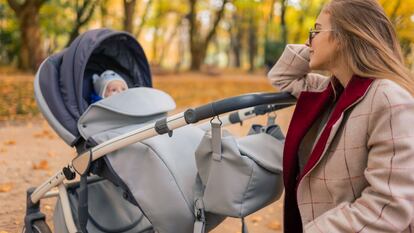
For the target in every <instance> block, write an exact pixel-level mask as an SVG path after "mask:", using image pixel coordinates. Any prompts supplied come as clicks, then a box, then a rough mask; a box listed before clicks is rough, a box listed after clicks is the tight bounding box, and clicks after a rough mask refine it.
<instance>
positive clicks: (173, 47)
mask: <svg viewBox="0 0 414 233" xmlns="http://www.w3.org/2000/svg"><path fill="white" fill-rule="evenodd" d="M326 2H327V0H174V1H171V0H0V232H1V233H5V232H19V230H20V229H21V227H22V224H23V223H22V222H23V217H24V211H25V209H24V208H25V190H26V189H27V188H28V187H30V186H35V185H39V184H40V183H41V182H43V181H44V180H45V179H46V178H48V177H49V176H50V175H51V174H52V173H54V172H55V171H56V170H57V169H60V167H61V166H62V165H64V164H65V163H66V162H68V161H69V160H70V159H71V158H72V157H73V156H74V155H75V153H74V151H73V150H72V149H71V148H68V146H66V145H65V144H64V143H63V141H62V140H60V139H59V138H58V137H57V135H56V134H55V133H54V132H53V131H52V130H51V129H50V128H49V126H48V125H47V123H46V122H45V120H44V119H43V118H42V116H41V114H40V112H39V110H38V108H37V106H36V103H35V100H34V96H33V79H34V74H35V72H36V70H37V68H38V66H39V65H40V63H41V62H42V61H43V60H44V59H45V58H46V57H47V56H49V55H51V54H54V53H56V52H59V51H61V50H62V49H64V48H65V47H67V46H68V45H69V44H70V42H71V41H73V39H74V38H76V36H78V35H80V34H82V33H83V32H85V31H88V30H91V29H96V28H103V27H105V28H111V29H115V30H123V31H128V32H130V33H131V34H132V35H133V36H134V37H135V38H136V39H137V40H138V41H139V43H140V44H141V45H142V47H143V48H144V51H145V53H146V56H147V58H148V60H149V62H150V65H151V71H152V75H153V80H154V87H155V88H158V89H161V90H164V91H166V92H167V93H169V94H170V95H171V96H172V97H173V98H174V100H175V101H176V102H177V111H180V110H183V109H185V108H187V107H194V106H197V105H200V104H204V103H207V102H209V101H213V100H218V99H221V98H224V97H229V96H234V95H239V94H244V93H250V92H262V91H276V90H275V89H274V88H273V87H272V86H271V85H270V84H269V82H268V81H267V79H266V73H267V71H268V69H269V68H270V67H271V66H272V65H273V64H274V63H275V62H276V61H277V59H278V57H279V56H280V54H281V52H282V51H283V49H284V47H285V45H286V44H288V43H304V42H305V41H306V39H307V36H308V31H309V29H310V28H311V27H312V26H313V24H314V22H315V19H316V17H317V15H318V13H319V12H320V10H321V9H322V7H323V5H324V3H326ZM380 3H381V4H382V6H383V7H384V9H385V11H386V13H387V15H388V16H389V18H390V19H391V21H392V22H393V24H394V26H395V28H396V31H397V34H398V38H399V40H400V43H401V46H402V50H403V54H404V57H405V61H406V64H407V66H408V67H409V68H410V69H411V70H414V50H413V49H414V0H380ZM292 111H293V107H291V108H289V109H286V110H282V111H280V112H279V113H278V118H277V119H278V122H279V123H280V125H281V126H282V129H283V131H284V132H286V130H287V127H288V125H289V120H290V117H291V114H292ZM265 121H266V117H259V118H257V119H255V120H250V121H248V122H245V124H244V125H243V126H231V127H230V128H229V130H230V131H231V132H233V133H234V134H236V135H244V134H246V132H247V131H248V129H249V127H250V125H251V124H252V123H265ZM53 206H54V200H46V201H45V203H44V205H43V207H44V208H43V211H44V212H45V213H46V214H47V217H48V222H49V223H50V220H51V216H52V213H53ZM282 208H283V204H282V200H280V201H278V202H276V203H274V204H272V205H271V206H269V207H267V208H265V209H263V210H261V211H259V212H258V213H256V214H254V215H252V216H250V217H249V218H247V224H248V225H249V227H250V228H251V232H253V233H254V232H261V233H266V232H269V233H270V232H281V230H282V228H283V226H282V225H281V222H282V217H281V211H282ZM51 225H52V224H51ZM239 231H240V222H239V221H237V220H234V219H230V220H226V222H225V223H224V224H222V225H221V226H219V227H218V228H217V229H216V230H215V231H214V232H215V233H224V232H234V233H236V232H239Z"/></svg>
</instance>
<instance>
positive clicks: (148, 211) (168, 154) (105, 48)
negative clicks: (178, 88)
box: [23, 29, 295, 233]
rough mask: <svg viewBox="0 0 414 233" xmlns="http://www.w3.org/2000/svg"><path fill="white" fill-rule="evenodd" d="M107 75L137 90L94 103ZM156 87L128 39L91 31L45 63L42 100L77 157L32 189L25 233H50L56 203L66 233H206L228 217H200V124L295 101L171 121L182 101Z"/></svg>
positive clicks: (249, 103)
mask: <svg viewBox="0 0 414 233" xmlns="http://www.w3.org/2000/svg"><path fill="white" fill-rule="evenodd" d="M108 69H109V70H114V71H115V72H117V73H118V74H120V75H121V76H122V77H123V78H124V79H125V81H126V82H127V84H128V86H129V87H130V89H128V90H127V91H124V92H122V93H120V94H117V95H115V96H113V97H111V98H106V99H103V100H101V101H98V102H96V103H94V104H91V100H90V93H91V91H92V90H93V87H92V81H91V80H92V75H93V74H95V73H98V74H99V73H102V72H103V71H105V70H108ZM133 87H135V88H133ZM151 87H152V81H151V74H150V69H149V65H148V62H147V59H146V57H145V54H144V51H143V50H142V48H141V46H140V45H139V44H138V42H137V41H136V40H135V39H134V38H133V37H132V36H131V35H130V34H128V33H125V32H117V31H113V30H109V29H98V30H92V31H88V32H86V33H84V34H82V35H80V36H79V37H78V38H77V39H76V40H74V42H73V43H72V44H71V46H70V47H69V48H67V49H65V50H64V51H62V52H60V53H58V54H55V55H53V56H50V57H49V58H47V59H46V60H45V61H44V62H43V63H42V65H41V66H40V68H39V70H38V72H37V74H36V79H35V97H36V101H37V103H38V106H39V108H40V109H41V112H42V113H43V115H44V116H45V118H46V119H47V121H48V123H49V124H50V125H51V127H52V128H53V129H54V130H55V131H56V133H57V134H58V135H59V136H60V137H61V138H62V139H63V140H64V141H65V142H66V143H67V144H68V145H70V146H71V147H75V148H76V150H77V152H78V156H76V157H75V158H74V159H73V160H72V161H71V162H70V163H68V165H67V166H65V167H64V168H62V170H61V171H59V172H57V173H56V174H55V175H53V176H52V177H50V178H49V179H48V180H47V181H45V182H44V183H43V184H42V185H40V186H38V187H37V188H30V189H28V191H27V213H26V216H25V228H24V231H23V232H39V233H40V232H50V229H49V227H48V226H47V225H46V224H45V216H44V214H42V213H41V212H40V208H39V206H40V200H41V199H43V198H48V197H58V200H57V204H56V207H55V212H54V216H53V218H54V227H55V232H59V233H63V232H70V233H72V232H125V233H126V232H159V233H165V232H180V233H185V232H193V228H194V222H197V220H200V221H201V220H205V218H208V219H209V221H208V223H207V224H206V225H205V226H203V227H202V228H203V229H202V230H203V231H204V230H206V231H209V230H210V229H212V228H214V227H215V226H216V225H218V224H219V223H220V222H221V221H222V220H223V219H224V218H225V217H226V216H227V215H219V214H212V213H208V212H206V213H204V212H200V209H199V208H198V207H197V204H195V202H194V200H195V199H194V196H195V194H194V193H195V192H197V190H196V191H195V189H194V187H195V180H197V174H198V170H197V165H196V162H195V159H194V153H195V151H196V150H197V147H198V146H199V144H200V143H201V142H202V140H203V135H204V134H205V131H206V130H208V128H209V124H203V125H199V126H196V125H194V124H196V123H197V122H199V121H201V120H204V119H211V118H212V117H214V116H218V115H220V114H224V113H228V112H232V111H235V110H240V111H238V112H233V113H231V114H230V115H227V116H224V117H222V118H221V124H224V125H226V124H231V123H239V122H242V121H243V120H244V119H246V118H250V117H253V116H255V115H258V114H266V113H268V112H271V111H274V110H277V109H280V108H284V107H287V106H290V105H292V104H293V103H294V102H295V99H294V98H293V97H292V96H290V95H289V94H286V93H264V94H257V93H256V94H250V95H243V96H238V97H233V98H228V99H224V100H221V101H217V102H214V103H210V104H206V105H203V106H200V107H197V108H194V109H188V110H186V111H185V112H182V113H178V114H175V115H173V116H169V117H168V116H167V112H169V111H171V110H173V109H174V108H175V103H174V101H173V100H172V98H171V97H170V96H169V95H168V94H166V93H164V92H162V91H160V90H156V89H153V88H151ZM278 172H279V174H276V176H277V177H281V174H280V171H278ZM79 178H80V180H77V179H79ZM64 181H65V182H64ZM279 186H280V184H279ZM279 193H280V192H279ZM279 195H280V194H278V195H276V196H277V197H278V196H279ZM274 199H275V197H273V198H272V201H274ZM268 202H269V201H267V202H266V203H268Z"/></svg>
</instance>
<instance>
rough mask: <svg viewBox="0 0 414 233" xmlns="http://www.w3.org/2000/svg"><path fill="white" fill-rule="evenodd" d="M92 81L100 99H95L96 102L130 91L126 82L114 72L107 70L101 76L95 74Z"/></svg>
mask: <svg viewBox="0 0 414 233" xmlns="http://www.w3.org/2000/svg"><path fill="white" fill-rule="evenodd" d="M92 79H93V87H94V90H95V92H96V94H97V95H98V97H99V98H98V99H95V101H97V100H99V99H103V98H106V97H109V96H112V95H114V94H117V93H120V92H122V91H125V90H126V89H128V85H127V83H126V82H125V80H124V79H123V78H122V77H121V76H120V75H119V74H117V73H115V72H114V71H112V70H106V71H105V72H103V73H102V74H101V75H100V76H99V75H97V74H94V75H93V76H92ZM92 99H94V98H92ZM95 101H94V102H95Z"/></svg>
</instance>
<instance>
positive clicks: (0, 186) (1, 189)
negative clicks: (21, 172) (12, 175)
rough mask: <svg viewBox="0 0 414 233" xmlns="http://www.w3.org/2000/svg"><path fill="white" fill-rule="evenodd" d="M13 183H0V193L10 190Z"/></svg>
mask: <svg viewBox="0 0 414 233" xmlns="http://www.w3.org/2000/svg"><path fill="white" fill-rule="evenodd" d="M12 188H13V184H12V183H4V184H0V193H8V192H10V190H12Z"/></svg>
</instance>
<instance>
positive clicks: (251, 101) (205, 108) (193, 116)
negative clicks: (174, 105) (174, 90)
mask: <svg viewBox="0 0 414 233" xmlns="http://www.w3.org/2000/svg"><path fill="white" fill-rule="evenodd" d="M294 103H296V98H295V97H294V96H292V95H291V94H289V93H287V92H278V93H252V94H245V95H240V96H235V97H231V98H227V99H223V100H219V101H216V102H212V103H208V104H205V105H202V106H200V107H197V108H190V109H187V110H186V111H185V113H184V118H185V121H186V122H187V123H188V124H194V123H197V122H199V121H201V120H204V119H208V118H211V117H214V116H217V115H220V114H223V113H227V112H231V111H234V110H239V109H243V108H249V107H253V106H257V105H264V104H281V105H283V106H286V107H287V106H290V105H291V104H294Z"/></svg>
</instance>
